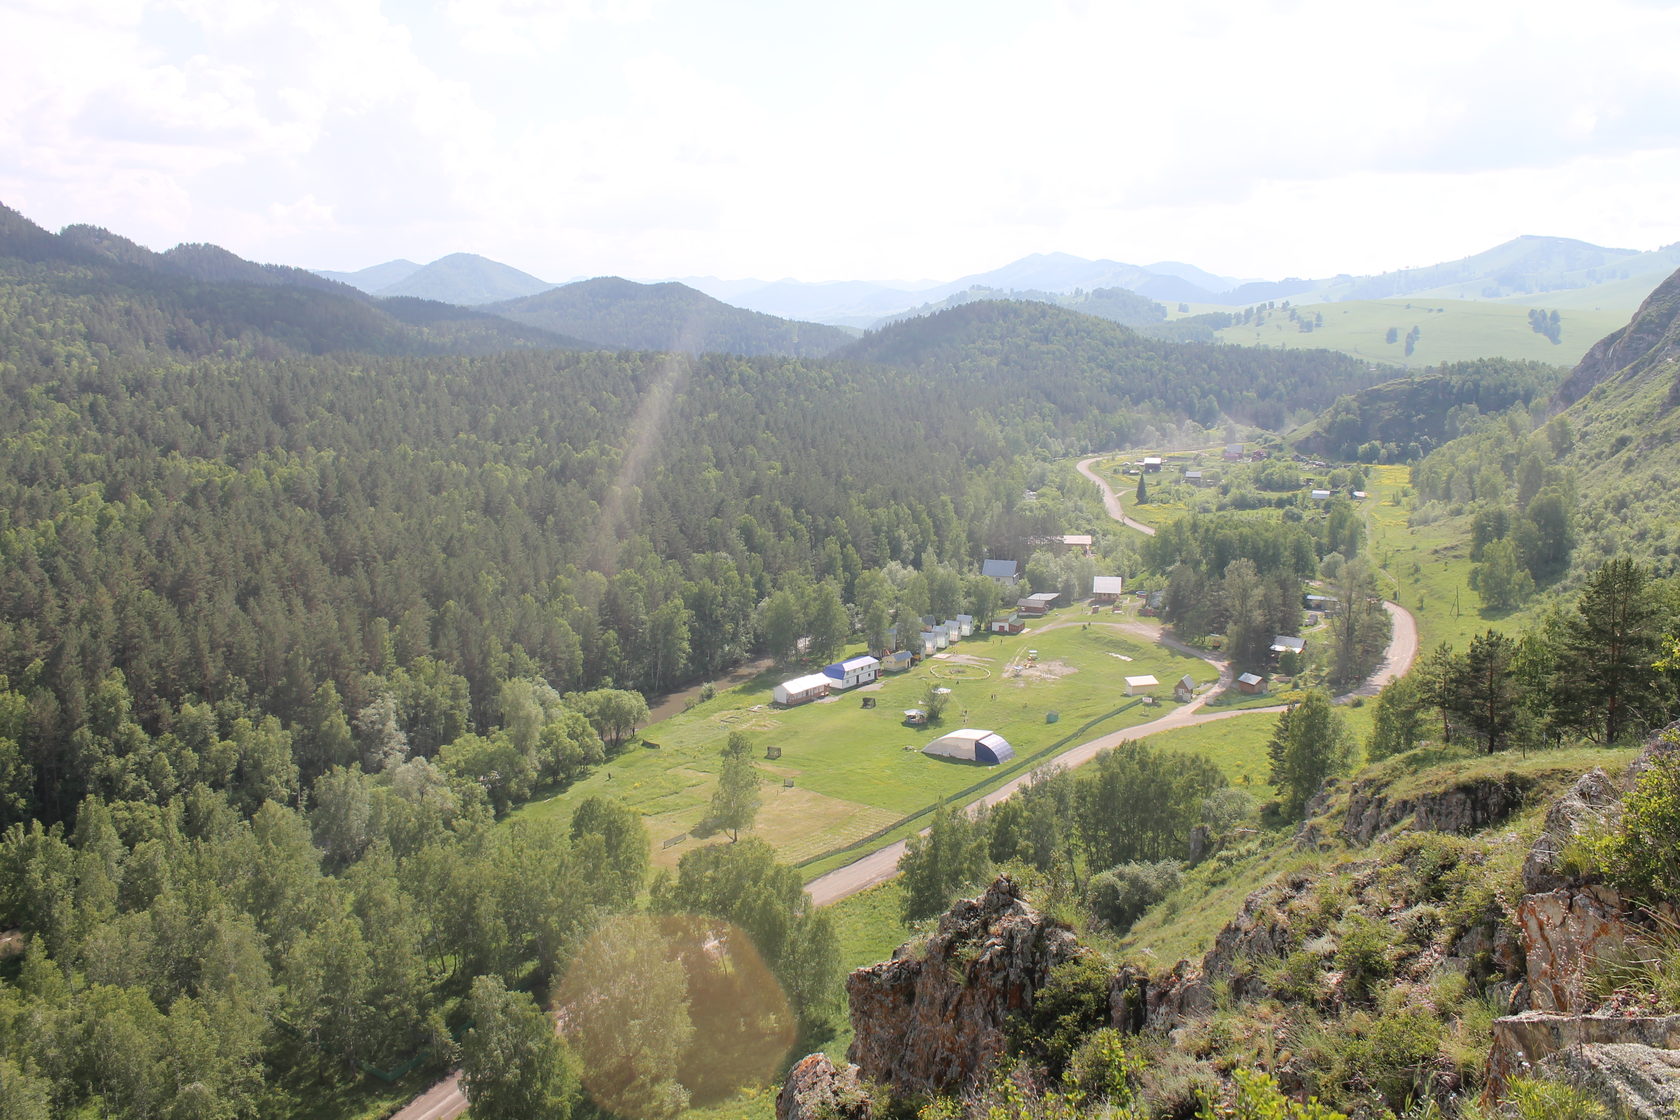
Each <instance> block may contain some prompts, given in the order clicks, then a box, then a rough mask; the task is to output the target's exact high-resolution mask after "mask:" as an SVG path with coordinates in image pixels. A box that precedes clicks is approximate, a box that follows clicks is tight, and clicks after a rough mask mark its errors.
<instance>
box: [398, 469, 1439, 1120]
mask: <svg viewBox="0 0 1680 1120" xmlns="http://www.w3.org/2000/svg"><path fill="white" fill-rule="evenodd" d="M1104 458H1107V456H1105V455H1093V456H1092V457H1090V458H1088V459H1084V460H1081V461H1080V462H1079V463H1078V469H1079V473H1080V474H1082V475H1084V476H1085V477H1086V478H1088V479H1090V480H1091V481H1092V482H1094V483H1096V485H1097V488H1098V489H1099V490H1101V491H1102V496H1103V506H1104V508H1105V509H1107V510H1108V515H1109V516H1110V517H1112V518H1113V519H1114V520H1116V521H1118V522H1120V523H1121V524H1122V525H1125V526H1127V527H1129V528H1132V529H1136V530H1137V531H1138V532H1140V533H1143V534H1145V535H1146V536H1151V537H1152V536H1154V535H1155V530H1154V528H1152V527H1151V526H1148V525H1145V524H1143V523H1142V522H1141V521H1133V520H1132V519H1131V518H1129V517H1127V516H1126V512H1125V510H1124V509H1123V508H1122V507H1121V505H1120V496H1119V495H1118V494H1116V493H1115V492H1114V488H1113V487H1111V486H1110V485H1109V484H1108V483H1107V482H1106V481H1104V480H1103V479H1102V478H1101V477H1100V476H1099V475H1098V474H1097V473H1096V471H1095V470H1094V469H1093V468H1092V464H1093V463H1095V462H1097V461H1098V460H1099V459H1104ZM1383 608H1384V609H1385V610H1386V611H1388V615H1389V618H1390V619H1392V620H1393V623H1394V626H1393V633H1392V636H1391V637H1390V638H1389V642H1388V648H1387V649H1386V650H1385V651H1384V653H1383V660H1382V662H1381V664H1380V665H1378V667H1377V671H1376V672H1374V673H1372V674H1371V676H1370V678H1369V679H1367V680H1366V682H1365V683H1364V684H1363V685H1361V686H1360V687H1359V688H1357V689H1355V690H1354V691H1353V692H1350V693H1347V694H1346V695H1344V696H1338V697H1337V698H1336V699H1337V701H1338V702H1341V701H1346V700H1349V699H1352V698H1353V697H1355V696H1374V695H1375V694H1376V693H1377V692H1379V691H1381V689H1382V686H1383V685H1385V684H1387V683H1388V682H1389V681H1391V680H1393V679H1395V678H1396V677H1399V676H1401V675H1403V674H1404V673H1405V672H1406V670H1407V669H1409V668H1410V667H1411V664H1412V661H1413V660H1414V659H1415V658H1416V657H1417V620H1416V619H1414V618H1413V617H1412V614H1411V612H1410V611H1408V610H1406V609H1405V608H1404V607H1402V606H1400V605H1399V604H1398V603H1392V602H1384V603H1383ZM1077 621H1078V622H1080V623H1083V622H1084V621H1085V620H1083V619H1080V620H1077ZM1074 622H1075V620H1073V619H1069V620H1066V621H1064V622H1058V623H1052V624H1051V625H1050V626H1047V627H1043V629H1046V630H1049V629H1055V628H1057V627H1060V626H1071V625H1074ZM1100 625H1116V626H1119V627H1121V628H1123V629H1126V630H1129V631H1131V632H1134V633H1142V634H1144V635H1145V636H1148V637H1151V638H1153V639H1155V640H1157V641H1159V642H1161V644H1163V645H1165V646H1167V647H1169V648H1171V649H1174V650H1176V651H1177V652H1179V653H1183V654H1188V655H1189V656H1192V657H1199V658H1201V659H1202V660H1203V661H1206V662H1207V663H1208V664H1210V665H1212V666H1214V667H1215V668H1217V669H1218V670H1219V683H1218V684H1217V685H1215V686H1214V687H1213V688H1210V689H1208V690H1207V691H1206V692H1204V693H1202V695H1200V696H1197V697H1196V698H1195V699H1194V700H1192V701H1191V702H1190V703H1188V704H1185V705H1183V706H1182V707H1179V708H1176V709H1174V710H1173V711H1170V712H1168V713H1167V714H1166V715H1164V716H1161V717H1160V718H1159V719H1155V720H1151V721H1150V722H1148V723H1140V724H1137V725H1136V726H1133V727H1126V728H1122V729H1121V730H1119V731H1111V732H1109V733H1108V734H1106V735H1099V736H1098V737H1097V738H1095V739H1090V740H1087V741H1086V742H1083V743H1080V744H1078V745H1077V746H1072V747H1069V748H1068V749H1067V750H1065V751H1063V752H1062V753H1061V754H1058V755H1057V756H1056V757H1055V758H1052V759H1048V760H1046V761H1045V762H1044V764H1043V765H1041V766H1038V767H1035V768H1034V769H1032V770H1029V771H1027V772H1026V773H1025V774H1022V775H1021V776H1020V777H1017V778H1012V779H1011V780H1009V781H1008V782H1005V783H1004V784H1003V785H1001V786H999V787H998V788H997V789H995V790H993V791H992V792H991V793H988V794H986V795H984V796H983V797H979V798H976V799H975V800H974V801H972V802H970V803H969V804H968V805H967V806H966V807H965V808H966V811H968V812H973V811H974V810H975V809H978V808H979V807H980V806H982V805H985V806H991V805H996V804H998V803H999V802H1000V801H1004V800H1006V799H1007V798H1008V797H1010V795H1012V794H1013V793H1014V792H1015V791H1016V790H1018V789H1020V788H1021V787H1022V786H1023V785H1026V784H1027V783H1029V782H1031V781H1033V780H1034V779H1035V778H1036V777H1037V776H1038V775H1039V774H1041V773H1045V772H1047V771H1048V770H1051V769H1072V768H1073V767H1075V766H1083V765H1084V764H1085V763H1087V762H1090V761H1091V760H1092V759H1093V758H1095V757H1096V756H1097V755H1098V754H1100V753H1102V752H1103V751H1105V750H1109V749H1110V748H1112V747H1117V746H1119V745H1120V744H1121V743H1124V742H1128V741H1130V740H1133V739H1141V738H1143V737H1145V736H1147V735H1157V734H1159V733H1161V732H1163V731H1173V730H1176V729H1178V728H1180V727H1195V726H1197V725H1198V724H1203V723H1212V722H1214V721H1216V720H1222V719H1235V718H1237V717H1238V716H1245V715H1250V714H1253V713H1255V712H1277V711H1282V710H1283V705H1281V704H1279V705H1273V706H1270V707H1265V708H1239V709H1237V710H1235V711H1229V712H1208V711H1203V710H1202V709H1203V706H1204V705H1205V704H1206V703H1207V701H1208V700H1209V699H1210V698H1212V697H1213V696H1216V695H1218V694H1219V693H1220V692H1221V691H1223V690H1224V689H1225V688H1227V687H1228V686H1229V685H1230V683H1231V667H1230V665H1229V663H1228V662H1225V661H1221V660H1218V659H1216V658H1212V657H1209V656H1207V654H1205V653H1203V652H1202V651H1200V650H1196V649H1192V648H1191V647H1189V646H1187V645H1184V644H1183V643H1182V642H1179V641H1178V640H1176V639H1174V638H1172V637H1169V636H1167V635H1165V634H1162V633H1160V631H1159V629H1158V628H1156V627H1151V626H1147V625H1145V624H1142V623H1119V624H1116V623H1100ZM904 848H905V841H903V840H899V841H897V842H895V843H892V844H888V845H886V846H885V847H881V848H877V849H875V850H874V851H873V852H870V853H869V854H868V855H866V856H862V857H860V858H858V859H856V860H853V861H852V862H851V863H848V864H846V865H845V866H844V867H838V868H835V869H834V870H833V871H830V872H828V873H827V874H824V875H819V876H817V877H816V878H815V879H812V880H811V881H809V882H808V883H806V884H805V889H806V890H807V891H808V892H810V895H811V899H812V901H813V902H815V903H816V904H817V905H818V906H830V905H832V904H834V903H836V902H839V901H840V900H841V899H843V898H849V897H851V896H852V895H854V894H857V893H858V892H859V891H863V890H867V889H868V888H870V887H873V886H875V885H876V884H878V883H884V882H886V881H887V880H888V879H891V878H892V877H893V876H895V875H897V874H898V861H899V859H900V858H901V857H902V856H903V855H904ZM460 1080H461V1074H460V1071H459V1070H456V1071H455V1072H453V1073H451V1074H450V1075H449V1076H448V1077H447V1078H445V1079H444V1080H442V1081H440V1082H438V1083H437V1084H436V1085H433V1086H432V1087H431V1088H430V1089H428V1090H427V1091H426V1092H425V1093H423V1094H421V1095H420V1096H418V1097H416V1098H415V1099H414V1100H413V1101H411V1102H409V1103H408V1105H406V1106H405V1107H404V1108H403V1109H402V1110H401V1111H400V1112H397V1113H396V1114H394V1115H393V1116H392V1117H391V1120H455V1118H456V1117H458V1116H460V1115H461V1114H462V1113H464V1112H466V1111H467V1098H466V1096H465V1095H464V1094H463V1093H462V1092H461V1087H460Z"/></svg>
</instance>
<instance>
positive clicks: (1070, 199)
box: [0, 0, 1680, 282]
mask: <svg viewBox="0 0 1680 1120" xmlns="http://www.w3.org/2000/svg"><path fill="white" fill-rule="evenodd" d="M0 33H3V34H4V37H5V39H6V41H8V42H10V43H12V44H13V45H12V47H11V49H9V50H8V52H7V61H6V65H5V66H4V67H3V68H0V203H4V204H6V205H7V206H10V207H11V208H13V209H15V210H18V211H20V212H22V213H23V214H24V215H25V216H26V217H28V218H30V219H31V220H33V221H35V222H37V223H38V224H40V225H43V226H45V227H47V228H49V229H55V230H56V229H59V228H61V227H63V226H64V225H67V224H70V223H74V222H86V223H91V224H94V225H99V226H104V227H106V228H107V229H110V230H111V231H113V232H115V233H119V234H122V235H124V236H127V237H130V238H132V239H134V240H136V241H138V242H140V243H141V244H143V245H147V246H149V247H151V248H154V249H165V248H168V247H170V246H172V245H174V244H177V243H179V242H182V241H194V242H213V243H215V244H218V245H221V246H223V247H225V248H227V249H230V250H232V251H233V252H235V253H238V254H239V255H240V256H243V257H247V258H249V259H253V260H259V261H268V262H276V263H282V264H292V265H299V266H302V267H307V268H320V269H334V270H343V271H351V270H355V269H360V268H364V267H367V266H370V265H374V264H378V263H380V262H383V261H387V260H392V259H396V258H407V259H409V260H413V261H416V262H419V263H425V262H428V261H430V260H433V259H435V258H437V257H440V256H443V255H445V254H448V253H453V252H472V253H478V254H481V255H483V256H486V257H490V258H492V259H495V260H498V261H502V262H504V263H507V264H510V265H513V266H514V267H516V268H520V269H523V270H524V271H526V272H530V273H532V274H534V275H536V276H538V277H540V278H542V279H545V280H550V281H563V280H568V279H572V278H575V277H580V276H593V275H605V274H616V275H622V276H629V277H633V278H641V279H651V278H663V277H682V276H718V277H724V278H744V277H757V278H762V279H766V280H772V279H779V278H783V277H791V278H796V279H800V280H806V281H824V280H840V279H863V280H874V281H889V282H908V281H914V280H921V279H926V280H949V279H954V278H956V277H959V276H963V275H967V274H971V273H976V272H982V271H986V270H989V269H992V268H995V267H998V266H1000V265H1002V264H1004V263H1006V262H1008V261H1011V260H1014V259H1016V258H1019V257H1022V256H1025V255H1027V254H1030V253H1037V252H1054V251H1060V252H1067V253H1072V254H1075V255H1078V256H1082V257H1088V258H1109V259H1113V260H1118V261H1123V262H1127V263H1132V264H1150V263H1154V262H1157V261H1163V260H1176V261H1184V262H1188V263H1191V264H1194V265H1196V266H1198V267H1201V268H1204V269H1207V270H1209V271H1211V272H1214V273H1218V274H1221V275H1225V276H1232V277H1241V278H1245V279H1246V278H1260V279H1280V278H1283V277H1285V276H1330V275H1335V274H1337V273H1341V272H1350V273H1356V274H1357V273H1370V272H1382V271H1387V270H1391V269H1396V268H1403V267H1408V266H1421V265H1427V264H1432V263H1436V262H1438V261H1444V260H1453V259H1457V258H1460V257H1464V256H1467V255H1469V254H1472V253H1476V252H1479V251H1481V250H1483V249H1486V248H1490V247H1492V246H1493V245H1495V244H1498V243H1499V242H1502V241H1505V240H1508V239H1509V238H1511V237H1515V236H1518V235H1520V234H1545V235H1552V236H1559V237H1574V238H1579V239H1581V240H1584V241H1590V242H1593V243H1595V244H1600V245H1611V246H1617V247H1623V248H1632V249H1654V248H1657V247H1660V246H1663V245H1667V244H1669V243H1672V242H1675V241H1680V66H1677V65H1675V61H1674V60H1675V59H1676V58H1680V3H1669V2H1657V0H1595V2H1594V3H1593V4H1591V5H1586V4H1582V3H1580V2H1579V0H1568V2H1567V3H1565V2H1552V0H1521V2H1514V0H1468V2H1467V0H1416V2H1407V3H1389V2H1386V0H1378V2H1368V3H1364V4H1348V3H1346V2H1345V0H1251V2H1244V3H1232V2H1225V0H1219V2H1213V0H1172V2H1169V3H1162V2H1159V0H1155V2H1152V3H1148V4H1141V3H1136V2H1134V0H1108V2H1098V0H1038V2H1036V3H1034V2H1021V0H1015V2H1010V3H1005V2H1001V0H997V2H994V0H850V2H849V3H845V4H836V3H832V2H830V3H816V2H800V0H432V2H414V3H408V2H395V0H385V2H381V0H330V2H327V3H322V2H318V0H0Z"/></svg>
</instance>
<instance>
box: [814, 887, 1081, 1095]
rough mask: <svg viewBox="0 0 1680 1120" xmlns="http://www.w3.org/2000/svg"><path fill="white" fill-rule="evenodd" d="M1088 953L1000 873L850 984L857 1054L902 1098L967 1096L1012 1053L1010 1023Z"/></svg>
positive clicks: (862, 1066)
mask: <svg viewBox="0 0 1680 1120" xmlns="http://www.w3.org/2000/svg"><path fill="white" fill-rule="evenodd" d="M1083 952H1084V950H1083V949H1081V948H1080V946H1079V944H1078V942H1077V941H1076V940H1075V938H1074V936H1073V934H1072V933H1071V932H1070V931H1069V930H1067V929H1066V928H1064V927H1062V926H1061V925H1059V924H1057V923H1055V922H1052V921H1050V920H1049V919H1047V918H1045V917H1043V916H1042V915H1041V914H1039V913H1038V911H1036V910H1034V909H1033V908H1032V907H1031V906H1029V905H1027V903H1026V902H1025V900H1024V899H1023V898H1022V897H1021V891H1020V888H1019V887H1018V886H1017V885H1016V884H1015V882H1014V881H1013V880H1011V879H1010V878H1009V877H1008V876H1000V877H999V878H998V879H997V881H996V882H994V883H993V884H992V885H991V886H990V887H989V888H987V890H986V893H985V894H983V895H981V896H980V897H979V898H971V899H965V900H963V901H961V902H957V903H955V904H954V905H953V906H952V907H951V909H950V910H948V911H946V913H945V915H944V916H943V917H942V918H940V920H939V928H938V929H937V930H936V931H935V932H934V933H933V934H932V935H931V936H930V937H928V938H927V940H926V941H923V942H912V943H910V944H908V945H904V946H900V947H899V949H898V950H897V951H896V952H894V954H893V959H892V960H890V961H885V962H883V963H881V964H876V965H871V966H869V967H868V968H860V969H858V970H857V971H856V972H853V973H852V974H851V976H849V977H848V978H847V980H846V997H847V1000H848V1002H849V1003H850V1005H851V1018H852V1025H853V1028H854V1030H855V1031H856V1034H855V1035H854V1037H853V1039H852V1046H851V1049H850V1051H849V1052H848V1053H847V1057H848V1058H850V1059H851V1060H852V1061H853V1062H856V1063H857V1065H858V1067H859V1070H860V1073H861V1075H862V1076H863V1077H865V1078H867V1079H869V1080H871V1081H879V1082H883V1083H885V1084H887V1085H890V1086H891V1087H892V1089H893V1090H894V1092H896V1093H900V1094H905V1093H944V1092H951V1091H956V1090H960V1089H962V1088H963V1087H964V1086H966V1085H967V1084H969V1083H970V1082H971V1081H972V1080H973V1079H975V1078H976V1077H977V1076H980V1075H983V1074H984V1072H985V1071H986V1070H987V1069H988V1068H989V1067H990V1066H991V1064H992V1062H993V1061H994V1059H996V1058H997V1056H998V1055H999V1054H1001V1053H1003V1051H1004V1046H1005V1036H1004V1031H1005V1027H1006V1024H1007V1022H1008V1020H1009V1019H1011V1018H1012V1017H1015V1016H1018V1015H1020V1014H1022V1013H1024V1012H1026V1011H1028V1010H1030V1009H1031V1007H1032V1005H1033V1000H1034V997H1035V996H1036V995H1037V994H1038V992H1039V991H1040V990H1041V989H1043V987H1044V985H1045V983H1046V982H1047V981H1048V980H1049V978H1050V972H1051V970H1052V969H1054V968H1055V967H1056V966H1057V965H1059V964H1062V963H1064V962H1066V961H1070V960H1073V959H1074V958H1075V957H1076V956H1078V955H1079V954H1081V953H1083Z"/></svg>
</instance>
